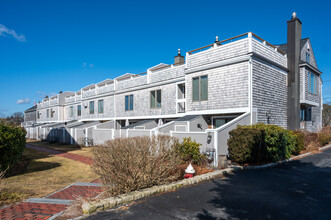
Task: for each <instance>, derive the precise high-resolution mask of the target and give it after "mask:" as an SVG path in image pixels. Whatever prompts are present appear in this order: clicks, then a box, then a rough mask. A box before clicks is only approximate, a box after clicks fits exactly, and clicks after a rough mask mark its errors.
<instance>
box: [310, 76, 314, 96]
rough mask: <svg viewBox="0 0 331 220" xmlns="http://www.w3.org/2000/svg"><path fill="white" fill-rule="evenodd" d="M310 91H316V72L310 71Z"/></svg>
mask: <svg viewBox="0 0 331 220" xmlns="http://www.w3.org/2000/svg"><path fill="white" fill-rule="evenodd" d="M310 83H311V84H310V92H311V93H314V74H312V73H310Z"/></svg>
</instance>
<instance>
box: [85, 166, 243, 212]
mask: <svg viewBox="0 0 331 220" xmlns="http://www.w3.org/2000/svg"><path fill="white" fill-rule="evenodd" d="M242 169H243V168H242V167H233V168H227V169H223V170H216V171H214V172H210V173H206V174H202V175H199V176H195V177H192V178H189V179H184V180H179V181H177V182H174V183H170V184H164V185H160V186H153V187H151V188H147V189H142V190H139V191H134V192H131V193H128V194H123V195H119V196H116V197H110V198H107V199H102V200H100V201H98V202H85V203H84V204H83V205H82V210H83V212H84V214H91V213H93V212H98V211H102V210H105V209H110V208H114V207H116V206H119V205H124V204H128V203H131V202H133V201H135V200H138V199H142V198H146V197H149V196H152V195H156V194H159V193H162V192H168V191H171V190H174V189H178V188H181V187H184V186H189V185H193V184H196V183H199V182H201V181H205V180H210V179H213V178H215V177H218V176H221V175H223V174H226V173H231V172H233V171H236V170H242Z"/></svg>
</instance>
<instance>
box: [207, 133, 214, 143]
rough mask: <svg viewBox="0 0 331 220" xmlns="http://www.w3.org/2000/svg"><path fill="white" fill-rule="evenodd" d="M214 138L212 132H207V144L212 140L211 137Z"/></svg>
mask: <svg viewBox="0 0 331 220" xmlns="http://www.w3.org/2000/svg"><path fill="white" fill-rule="evenodd" d="M212 138H213V136H212V135H211V132H208V133H207V144H209V143H210V142H211V139H212Z"/></svg>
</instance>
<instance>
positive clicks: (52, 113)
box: [51, 108, 54, 118]
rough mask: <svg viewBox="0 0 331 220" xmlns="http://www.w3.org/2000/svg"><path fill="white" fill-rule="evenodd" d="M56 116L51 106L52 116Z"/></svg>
mask: <svg viewBox="0 0 331 220" xmlns="http://www.w3.org/2000/svg"><path fill="white" fill-rule="evenodd" d="M53 117H54V111H53V109H52V108H51V118H53Z"/></svg>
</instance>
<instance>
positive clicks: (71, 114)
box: [70, 106, 74, 117]
mask: <svg viewBox="0 0 331 220" xmlns="http://www.w3.org/2000/svg"><path fill="white" fill-rule="evenodd" d="M70 117H74V106H70Z"/></svg>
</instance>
